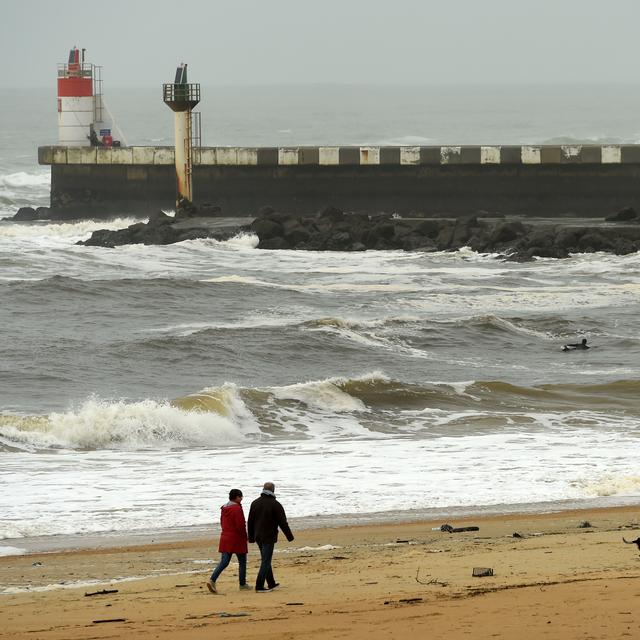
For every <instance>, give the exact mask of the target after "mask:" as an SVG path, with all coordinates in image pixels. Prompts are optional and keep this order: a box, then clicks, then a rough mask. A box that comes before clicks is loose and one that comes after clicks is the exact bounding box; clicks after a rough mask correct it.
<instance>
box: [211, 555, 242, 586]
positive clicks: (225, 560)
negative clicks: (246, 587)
mask: <svg viewBox="0 0 640 640" xmlns="http://www.w3.org/2000/svg"><path fill="white" fill-rule="evenodd" d="M232 555H233V553H227V552H226V551H223V552H222V553H221V554H220V562H218V566H217V567H216V568H215V569H214V570H213V573H212V574H211V580H212V581H213V582H215V581H216V580H217V579H218V577H219V576H220V574H221V573H222V572H223V571H224V570H225V569H226V568H227V567H228V566H229V563H230V562H231V556H232ZM236 557H237V558H238V567H239V571H238V577H239V578H240V584H241V585H243V584H247V554H246V553H236Z"/></svg>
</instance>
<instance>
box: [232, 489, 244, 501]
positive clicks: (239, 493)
mask: <svg viewBox="0 0 640 640" xmlns="http://www.w3.org/2000/svg"><path fill="white" fill-rule="evenodd" d="M236 498H242V491H240V489H231V491H229V500H235V499H236Z"/></svg>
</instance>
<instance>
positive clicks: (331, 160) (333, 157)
mask: <svg viewBox="0 0 640 640" xmlns="http://www.w3.org/2000/svg"><path fill="white" fill-rule="evenodd" d="M318 161H319V163H320V164H323V165H334V164H340V147H320V148H319V149H318Z"/></svg>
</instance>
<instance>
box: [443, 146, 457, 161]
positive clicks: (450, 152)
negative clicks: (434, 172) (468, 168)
mask: <svg viewBox="0 0 640 640" xmlns="http://www.w3.org/2000/svg"><path fill="white" fill-rule="evenodd" d="M461 162H462V147H440V163H441V164H460V163H461Z"/></svg>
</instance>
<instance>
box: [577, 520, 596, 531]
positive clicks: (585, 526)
mask: <svg viewBox="0 0 640 640" xmlns="http://www.w3.org/2000/svg"><path fill="white" fill-rule="evenodd" d="M592 527H593V525H592V524H591V523H590V522H589V521H588V520H585V521H584V522H581V523H580V524H579V525H578V529H591V528H592Z"/></svg>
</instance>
